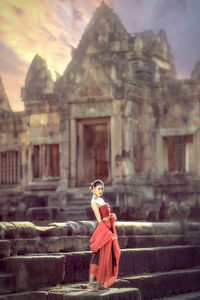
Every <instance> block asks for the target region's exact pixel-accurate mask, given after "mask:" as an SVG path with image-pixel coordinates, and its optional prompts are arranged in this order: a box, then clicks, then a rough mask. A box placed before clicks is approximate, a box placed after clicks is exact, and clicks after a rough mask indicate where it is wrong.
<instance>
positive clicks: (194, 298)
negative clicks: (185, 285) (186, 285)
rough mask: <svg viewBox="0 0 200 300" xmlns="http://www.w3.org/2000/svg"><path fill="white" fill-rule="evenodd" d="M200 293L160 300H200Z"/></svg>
mask: <svg viewBox="0 0 200 300" xmlns="http://www.w3.org/2000/svg"><path fill="white" fill-rule="evenodd" d="M199 299H200V292H194V293H187V294H181V295H178V296H172V297H164V298H161V299H159V300H199Z"/></svg>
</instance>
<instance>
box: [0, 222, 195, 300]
mask: <svg viewBox="0 0 200 300" xmlns="http://www.w3.org/2000/svg"><path fill="white" fill-rule="evenodd" d="M95 227H96V223H95V222H92V221H91V222H89V221H80V222H65V223H53V224H50V225H49V226H46V227H41V226H35V225H34V224H32V223H30V222H19V223H18V222H16V223H0V237H1V240H0V256H1V259H0V270H1V273H0V294H1V296H0V299H2V300H8V299H10V300H18V299H20V300H23V299H24V300H26V299H31V300H34V299H41V300H43V299H45V300H50V299H58V300H60V299H74V298H79V299H93V298H94V297H95V298H94V299H140V298H138V297H140V295H141V299H149V300H150V299H163V298H164V297H168V298H169V297H175V296H177V295H181V294H187V295H188V296H190V295H192V294H194V293H197V292H200V224H199V223H197V222H184V223H178V222H174V223H173V222H172V223H148V222H144V223H139V222H116V228H117V231H118V235H119V242H120V247H121V258H120V265H119V278H118V280H117V282H116V283H115V284H114V285H113V286H112V288H111V290H109V292H106V293H108V294H106V293H105V292H104V293H99V292H98V293H99V294H98V293H97V294H94V293H92V294H91V295H90V293H88V292H86V290H85V287H86V282H87V280H88V273H89V262H90V258H91V252H90V251H88V250H89V238H90V236H91V235H92V233H93V231H94V230H95ZM81 282H82V283H81ZM109 297H110V298H109ZM184 297H186V296H184ZM183 299H187V298H183ZM189 299H193V298H189ZM194 299H195V298H194Z"/></svg>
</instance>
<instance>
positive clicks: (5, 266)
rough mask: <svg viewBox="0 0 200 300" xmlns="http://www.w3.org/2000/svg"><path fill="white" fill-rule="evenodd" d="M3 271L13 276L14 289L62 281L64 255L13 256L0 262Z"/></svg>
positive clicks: (25, 288)
mask: <svg viewBox="0 0 200 300" xmlns="http://www.w3.org/2000/svg"><path fill="white" fill-rule="evenodd" d="M0 268H1V270H3V271H4V272H10V273H13V274H14V276H15V287H14V290H15V291H16V292H18V291H26V290H31V289H36V288H40V287H44V286H51V285H56V284H58V283H60V282H62V280H63V278H64V273H65V256H62V255H57V256H56V255H44V256H37V255H35V256H18V257H17V256H15V257H9V258H4V260H2V261H1V262H0Z"/></svg>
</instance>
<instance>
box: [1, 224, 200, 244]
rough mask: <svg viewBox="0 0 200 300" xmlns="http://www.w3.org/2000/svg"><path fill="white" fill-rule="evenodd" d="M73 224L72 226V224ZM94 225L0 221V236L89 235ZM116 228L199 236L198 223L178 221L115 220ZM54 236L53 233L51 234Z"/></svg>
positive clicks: (138, 232) (123, 232) (132, 232)
mask: <svg viewBox="0 0 200 300" xmlns="http://www.w3.org/2000/svg"><path fill="white" fill-rule="evenodd" d="M72 224H73V226H72ZM95 227H96V222H94V221H79V222H73V221H71V222H63V223H58V222H54V223H51V224H49V226H43V227H41V226H36V225H34V224H33V223H31V222H0V238H1V239H8V240H10V239H15V238H34V237H37V236H40V234H41V233H45V232H50V233H52V232H56V235H57V236H61V235H65V236H66V235H68V231H70V232H71V235H86V232H87V234H88V235H91V234H92V233H93V231H94V229H95ZM116 229H117V232H118V235H119V236H126V237H128V236H132V237H133V236H144V237H145V238H146V236H185V237H186V239H188V240H189V239H190V237H191V236H198V235H199V236H200V223H197V222H185V223H184V224H181V223H179V222H171V223H150V222H125V221H124V222H120V221H117V222H116ZM53 236H55V234H53Z"/></svg>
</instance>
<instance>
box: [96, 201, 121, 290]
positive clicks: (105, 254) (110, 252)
mask: <svg viewBox="0 0 200 300" xmlns="http://www.w3.org/2000/svg"><path fill="white" fill-rule="evenodd" d="M92 202H96V204H97V206H98V207H99V211H100V214H101V218H102V220H103V221H102V222H100V223H99V224H98V225H97V228H96V230H95V232H94V233H93V235H92V237H91V239H90V243H91V245H90V249H91V251H92V252H93V255H92V258H91V261H90V274H94V275H95V277H96V279H97V281H99V282H100V283H102V284H103V285H104V287H109V286H110V285H111V284H113V283H114V282H115V280H116V279H117V275H118V265H119V258H120V248H119V243H118V240H117V239H115V240H112V238H113V237H117V233H116V230H115V224H114V218H113V215H112V214H111V213H110V206H109V205H108V204H106V203H105V202H104V200H103V199H102V198H98V199H96V200H95V199H94V197H93V198H92Z"/></svg>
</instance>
